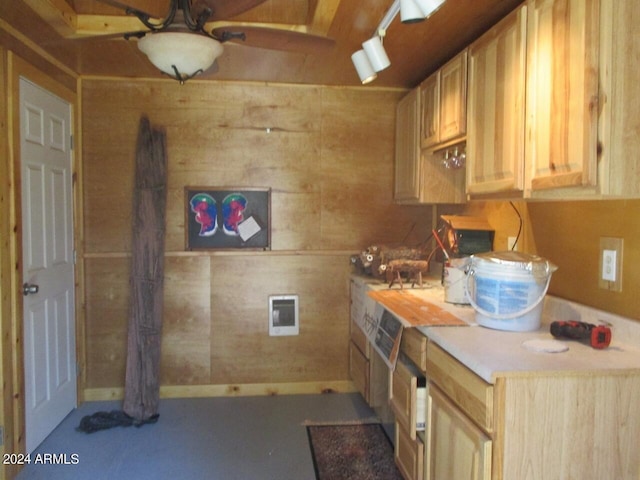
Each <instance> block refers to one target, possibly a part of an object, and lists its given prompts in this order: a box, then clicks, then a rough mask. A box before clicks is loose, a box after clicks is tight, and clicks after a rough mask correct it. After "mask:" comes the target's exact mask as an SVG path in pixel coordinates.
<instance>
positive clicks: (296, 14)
mask: <svg viewBox="0 0 640 480" xmlns="http://www.w3.org/2000/svg"><path fill="white" fill-rule="evenodd" d="M119 1H120V2H122V3H126V4H129V5H131V6H133V7H136V8H138V9H140V10H144V11H147V12H149V13H151V14H154V15H157V16H158V17H163V16H164V15H165V14H166V11H167V8H168V4H169V1H168V0H119ZM521 2H522V0H447V1H446V3H445V4H444V5H443V6H442V7H441V8H440V9H439V10H438V11H437V12H436V13H435V14H434V15H433V16H431V17H430V18H429V19H428V20H426V21H424V22H421V23H415V24H408V25H405V24H402V23H401V22H400V18H399V16H398V17H397V18H396V19H395V20H394V21H393V23H392V24H391V26H390V28H389V29H388V31H387V36H386V38H385V42H384V45H385V49H386V51H387V54H388V55H389V58H390V59H391V67H389V68H388V69H386V70H384V71H383V72H381V73H380V74H379V75H378V78H377V80H376V81H375V82H373V83H372V84H370V85H372V86H385V87H405V88H411V87H414V86H416V85H417V84H418V83H420V81H422V80H423V79H424V78H426V77H427V76H428V75H429V74H430V73H432V72H433V71H435V70H436V69H437V68H438V67H440V66H441V65H442V64H443V63H444V62H445V61H446V60H447V59H449V58H451V57H452V56H453V55H455V54H456V53H457V52H458V51H460V50H461V49H462V48H464V47H465V46H466V45H468V44H469V43H471V42H472V41H473V40H474V39H475V38H477V37H478V36H479V35H480V34H482V33H483V32H484V31H486V30H487V29H488V28H489V27H490V26H491V25H493V24H494V23H495V22H497V21H498V20H499V19H500V18H502V17H504V16H505V15H506V14H507V13H509V12H510V11H511V10H513V9H514V8H515V7H516V6H517V5H518V4H520V3H521ZM391 4H392V0H360V1H357V0H266V1H265V2H264V3H263V4H261V5H259V6H258V7H256V8H254V9H252V10H250V11H248V12H245V13H243V14H241V15H239V16H237V17H235V18H233V19H230V22H225V23H232V24H236V25H243V24H244V25H254V24H256V25H262V26H273V27H276V28H279V29H286V30H295V31H301V32H307V33H312V34H315V35H322V36H326V37H328V38H331V39H333V40H335V45H334V47H333V48H331V49H329V50H327V51H324V50H323V51H320V52H317V53H311V54H309V53H295V52H284V51H278V50H268V49H264V48H257V47H252V46H246V45H237V44H231V43H225V49H224V53H223V54H222V56H221V57H220V58H219V59H218V69H217V71H215V72H205V73H204V74H203V75H202V76H201V77H200V78H204V79H215V80H236V81H262V82H282V83H294V84H319V85H358V84H359V81H358V77H357V75H356V72H355V70H354V68H353V64H352V63H351V54H352V53H353V52H355V51H356V50H358V49H359V48H361V47H360V44H361V43H362V42H363V41H365V40H367V39H368V38H370V37H371V36H373V34H374V32H375V30H376V27H377V25H378V24H379V23H380V20H381V19H382V17H383V15H384V13H385V12H386V11H387V9H388V8H389V7H390V6H391ZM0 18H1V19H2V21H0V30H5V31H4V32H3V33H4V35H7V34H9V35H12V36H13V37H15V36H16V34H18V35H19V36H20V35H24V36H26V37H28V38H29V39H30V40H31V41H32V42H34V43H35V44H37V45H38V46H39V47H40V48H42V49H43V50H45V51H46V52H48V53H49V54H50V55H52V56H53V57H55V58H56V59H58V60H59V61H60V62H62V63H63V64H65V65H66V66H67V67H69V68H70V69H72V70H73V71H75V72H77V73H79V74H80V75H87V76H96V75H97V76H111V77H142V78H161V77H162V75H161V74H160V73H159V72H158V71H157V70H156V69H155V67H153V66H152V65H151V64H150V63H149V61H148V60H147V59H146V57H145V56H144V55H143V54H142V53H140V52H139V50H138V48H137V46H136V41H137V40H135V39H133V40H124V39H122V38H115V39H114V38H111V39H106V40H105V39H100V35H104V34H109V33H113V32H114V30H115V31H121V30H122V29H123V28H126V29H133V30H138V29H140V27H139V25H140V23H139V22H138V20H137V19H136V18H135V17H132V16H126V15H124V13H123V12H122V11H121V10H119V9H116V8H114V7H111V6H109V5H105V4H103V3H101V2H99V1H97V0H0ZM216 25H220V24H216ZM87 35H91V36H92V37H91V38H84V37H86V36H87ZM363 88H367V87H363Z"/></svg>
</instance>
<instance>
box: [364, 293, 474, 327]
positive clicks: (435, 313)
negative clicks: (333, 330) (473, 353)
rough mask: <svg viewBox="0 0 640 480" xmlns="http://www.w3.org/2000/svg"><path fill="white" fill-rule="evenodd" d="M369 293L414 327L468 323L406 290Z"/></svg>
mask: <svg viewBox="0 0 640 480" xmlns="http://www.w3.org/2000/svg"><path fill="white" fill-rule="evenodd" d="M367 293H368V295H369V296H370V297H371V298H373V299H374V300H375V301H376V302H378V303H380V304H382V305H383V306H384V307H385V308H386V309H387V310H389V311H391V312H393V313H394V314H396V315H397V316H399V317H402V318H403V319H404V320H406V321H407V322H409V323H410V324H411V325H412V326H414V327H417V326H436V325H437V326H443V325H444V326H446V325H467V323H466V322H464V321H463V320H461V319H460V318H458V317H456V316H455V315H453V314H452V313H450V312H447V311H446V310H444V309H443V308H440V307H439V306H437V305H435V304H433V303H430V302H428V301H426V300H423V299H421V298H418V297H416V296H415V295H412V294H411V293H409V292H407V291H405V290H378V291H374V290H372V291H369V292H367Z"/></svg>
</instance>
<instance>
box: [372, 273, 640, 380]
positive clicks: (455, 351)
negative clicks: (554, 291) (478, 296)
mask: <svg viewBox="0 0 640 480" xmlns="http://www.w3.org/2000/svg"><path fill="white" fill-rule="evenodd" d="M369 288H374V289H380V288H386V285H382V286H381V285H376V284H375V283H372V284H369ZM405 290H407V291H409V292H411V294H412V295H416V296H418V297H420V298H422V299H424V300H425V301H429V302H432V303H435V304H436V305H438V306H439V307H441V308H444V309H446V310H447V311H449V312H451V313H453V314H454V315H458V316H459V318H461V319H462V320H464V321H465V322H466V323H467V325H468V326H446V327H440V326H438V327H431V326H430V327H415V328H417V329H419V330H420V331H421V332H422V333H424V334H425V335H426V336H427V337H429V340H430V341H432V342H435V343H437V344H438V345H439V346H441V347H442V348H443V349H444V350H445V351H447V352H448V353H450V354H451V355H452V356H454V357H455V358H457V359H458V360H459V361H460V362H461V363H462V364H464V365H465V366H466V367H467V368H469V369H470V370H472V371H473V372H474V373H476V374H477V375H478V376H480V377H481V378H482V379H484V380H485V381H486V382H489V383H495V380H496V378H498V377H501V376H524V375H529V374H531V375H533V374H535V375H541V374H547V375H555V374H558V375H560V374H561V375H568V374H575V375H586V374H593V373H599V374H623V373H628V372H629V371H636V372H634V373H640V322H638V321H635V320H632V319H627V318H624V317H620V316H616V315H613V314H611V313H608V312H604V311H600V310H597V309H593V308H590V307H587V306H584V305H580V304H576V303H574V302H570V301H567V300H563V299H560V298H557V297H553V296H551V295H547V296H546V297H545V300H544V307H543V316H542V325H541V327H540V329H538V330H536V331H533V332H512V331H501V330H493V329H490V328H486V327H482V326H479V325H477V324H476V323H475V321H474V318H475V311H474V310H473V308H472V307H469V306H460V305H452V304H449V303H446V302H445V301H444V290H443V288H442V287H441V286H440V285H439V283H438V282H435V281H431V282H427V287H426V288H412V289H408V288H405ZM553 320H579V321H585V322H588V323H592V324H597V323H599V322H601V321H602V322H606V323H609V324H610V325H611V329H612V341H611V344H610V345H609V347H608V348H606V349H603V350H597V349H594V348H591V347H590V346H589V345H586V344H583V343H581V342H577V341H571V340H554V338H553V337H552V336H551V334H550V333H549V324H550V323H551V321H553ZM531 340H545V341H552V343H553V344H554V345H556V346H566V347H568V350H566V351H563V352H559V353H550V352H543V351H532V350H530V349H529V348H526V346H525V345H527V344H529V343H531V342H530V341H531ZM525 342H527V343H526V344H525V345H523V343H525Z"/></svg>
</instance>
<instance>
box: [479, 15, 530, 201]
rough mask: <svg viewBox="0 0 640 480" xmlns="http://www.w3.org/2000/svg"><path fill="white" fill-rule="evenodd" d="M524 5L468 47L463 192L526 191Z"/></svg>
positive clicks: (525, 17)
mask: <svg viewBox="0 0 640 480" xmlns="http://www.w3.org/2000/svg"><path fill="white" fill-rule="evenodd" d="M526 22H527V16H526V7H521V8H519V9H517V10H515V11H514V12H512V13H511V14H510V15H508V16H507V17H506V18H504V19H503V20H502V21H501V22H499V23H498V24H497V25H496V26H494V27H493V28H492V29H491V30H489V31H488V32H487V33H485V34H484V35H483V36H482V37H481V38H480V39H478V40H477V41H476V42H474V43H473V45H471V47H470V48H469V102H468V107H467V108H468V111H467V193H468V194H472V195H473V194H484V193H496V192H508V191H520V192H521V191H523V190H524V170H523V165H524V131H525V130H524V128H525V127H524V120H525V113H524V105H525V101H524V96H525V63H526V27H527V24H526Z"/></svg>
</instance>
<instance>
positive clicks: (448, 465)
mask: <svg viewBox="0 0 640 480" xmlns="http://www.w3.org/2000/svg"><path fill="white" fill-rule="evenodd" d="M428 402H429V404H428V407H427V408H428V410H427V411H428V412H429V413H428V420H427V424H428V428H429V432H428V441H427V454H426V464H425V469H426V479H427V480H451V479H456V480H490V479H491V455H492V451H491V450H492V449H491V447H492V442H491V439H490V438H489V437H487V436H486V435H485V434H484V432H482V430H480V429H479V428H478V427H477V426H476V425H475V424H474V423H473V422H471V420H469V419H468V418H467V417H466V416H465V415H464V414H463V413H462V412H460V410H458V409H457V408H456V407H455V406H454V405H453V404H452V403H451V401H450V400H449V399H448V398H447V397H446V396H445V395H444V394H443V393H441V392H440V390H438V388H437V387H435V386H433V385H429V393H428Z"/></svg>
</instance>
